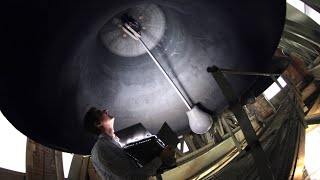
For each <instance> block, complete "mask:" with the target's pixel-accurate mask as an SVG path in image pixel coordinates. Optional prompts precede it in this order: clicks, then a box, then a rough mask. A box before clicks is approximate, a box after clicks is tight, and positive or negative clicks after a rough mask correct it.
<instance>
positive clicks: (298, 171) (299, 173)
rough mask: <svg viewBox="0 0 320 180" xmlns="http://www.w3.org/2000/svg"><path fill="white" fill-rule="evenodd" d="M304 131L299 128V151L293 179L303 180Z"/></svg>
mask: <svg viewBox="0 0 320 180" xmlns="http://www.w3.org/2000/svg"><path fill="white" fill-rule="evenodd" d="M305 141H306V130H305V129H304V128H300V138H299V142H298V143H299V149H298V157H297V163H296V167H295V171H294V176H293V179H303V172H304V157H305Z"/></svg>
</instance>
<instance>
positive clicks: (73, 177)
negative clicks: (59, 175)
mask: <svg viewBox="0 0 320 180" xmlns="http://www.w3.org/2000/svg"><path fill="white" fill-rule="evenodd" d="M82 158H83V156H82V155H77V154H75V155H73V158H72V162H71V166H70V171H69V175H68V180H79V179H80V172H81V165H82Z"/></svg>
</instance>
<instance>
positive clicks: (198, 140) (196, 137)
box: [193, 134, 206, 148]
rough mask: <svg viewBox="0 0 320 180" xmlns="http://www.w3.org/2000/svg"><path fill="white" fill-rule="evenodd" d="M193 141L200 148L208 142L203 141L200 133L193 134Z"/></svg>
mask: <svg viewBox="0 0 320 180" xmlns="http://www.w3.org/2000/svg"><path fill="white" fill-rule="evenodd" d="M193 142H194V143H195V144H198V145H199V146H200V148H202V147H203V146H205V145H206V144H205V143H204V142H203V141H202V139H201V137H200V135H198V134H194V135H193Z"/></svg>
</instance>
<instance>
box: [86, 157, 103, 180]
mask: <svg viewBox="0 0 320 180" xmlns="http://www.w3.org/2000/svg"><path fill="white" fill-rule="evenodd" d="M88 174H89V180H101V177H100V176H99V174H98V173H97V171H96V170H95V169H94V166H93V163H92V160H91V158H89V164H88Z"/></svg>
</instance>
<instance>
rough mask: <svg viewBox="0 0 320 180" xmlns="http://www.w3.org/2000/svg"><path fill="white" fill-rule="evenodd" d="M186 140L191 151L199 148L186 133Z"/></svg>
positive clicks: (184, 137)
mask: <svg viewBox="0 0 320 180" xmlns="http://www.w3.org/2000/svg"><path fill="white" fill-rule="evenodd" d="M183 139H184V141H186V144H187V145H188V148H189V151H191V152H193V151H195V150H197V148H196V146H195V145H194V144H193V141H192V139H191V137H190V135H189V134H186V135H184V136H183Z"/></svg>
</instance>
